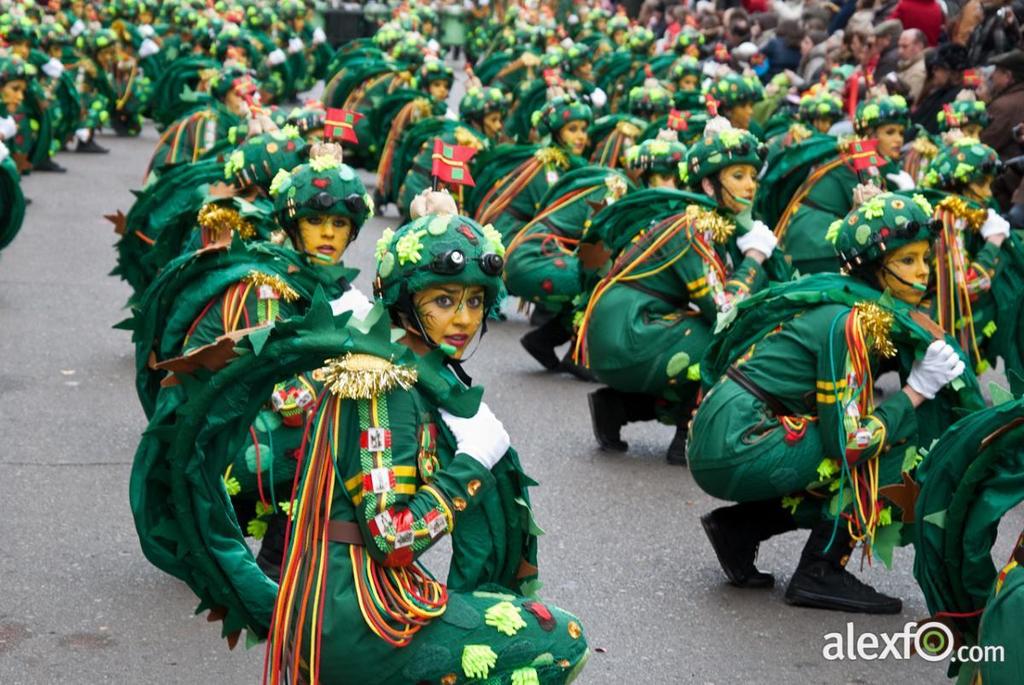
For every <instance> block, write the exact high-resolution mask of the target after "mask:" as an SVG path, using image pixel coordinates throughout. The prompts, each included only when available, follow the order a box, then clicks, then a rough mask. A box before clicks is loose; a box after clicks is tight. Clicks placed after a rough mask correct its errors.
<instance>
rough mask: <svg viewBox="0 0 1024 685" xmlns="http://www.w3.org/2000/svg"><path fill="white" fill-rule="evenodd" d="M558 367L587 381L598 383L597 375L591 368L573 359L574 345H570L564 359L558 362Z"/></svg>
mask: <svg viewBox="0 0 1024 685" xmlns="http://www.w3.org/2000/svg"><path fill="white" fill-rule="evenodd" d="M558 368H559V369H560V370H562V371H564V372H566V373H568V374H572V375H573V376H575V377H576V378H578V379H580V380H581V381H583V382H585V383H597V376H595V375H594V374H593V373H592V372H591V371H590V369H588V368H587V367H585V366H581V365H580V364H577V363H576V362H574V361H573V360H572V345H570V346H569V351H568V352H566V353H565V356H564V357H562V361H561V362H559V363H558Z"/></svg>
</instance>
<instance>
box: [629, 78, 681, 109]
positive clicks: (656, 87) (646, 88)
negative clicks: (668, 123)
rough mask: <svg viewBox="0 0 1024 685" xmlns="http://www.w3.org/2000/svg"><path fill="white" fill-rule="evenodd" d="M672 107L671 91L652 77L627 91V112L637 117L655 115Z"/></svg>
mask: <svg viewBox="0 0 1024 685" xmlns="http://www.w3.org/2000/svg"><path fill="white" fill-rule="evenodd" d="M670 109H672V93H671V92H670V91H669V90H668V88H666V87H665V86H663V85H661V83H659V82H658V81H656V80H654V79H647V80H646V81H644V84H643V85H642V86H636V87H635V88H631V89H630V91H629V113H630V114H633V115H635V116H639V117H647V118H650V117H657V116H660V115H662V114H667V113H668V111H669V110H670Z"/></svg>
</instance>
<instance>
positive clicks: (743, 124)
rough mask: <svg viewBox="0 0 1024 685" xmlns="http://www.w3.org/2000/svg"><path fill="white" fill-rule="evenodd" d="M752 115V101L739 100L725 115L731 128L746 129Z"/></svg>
mask: <svg viewBox="0 0 1024 685" xmlns="http://www.w3.org/2000/svg"><path fill="white" fill-rule="evenodd" d="M753 116H754V103H753V102H741V103H740V104H738V105H734V106H733V107H732V109H730V110H729V113H728V115H727V117H728V119H729V123H730V124H732V125H733V128H742V129H746V128H749V127H750V119H751V117H753Z"/></svg>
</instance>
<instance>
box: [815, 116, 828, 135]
mask: <svg viewBox="0 0 1024 685" xmlns="http://www.w3.org/2000/svg"><path fill="white" fill-rule="evenodd" d="M811 125H812V126H814V128H815V129H816V130H817V131H818V133H828V131H829V129H830V128H832V120H831V119H826V118H825V117H818V118H816V119H815V120H814V121H812V122H811Z"/></svg>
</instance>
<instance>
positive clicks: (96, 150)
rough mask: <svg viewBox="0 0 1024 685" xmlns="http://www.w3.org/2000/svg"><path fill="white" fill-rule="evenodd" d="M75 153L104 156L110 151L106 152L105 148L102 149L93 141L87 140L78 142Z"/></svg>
mask: <svg viewBox="0 0 1024 685" xmlns="http://www.w3.org/2000/svg"><path fill="white" fill-rule="evenodd" d="M75 152H84V153H86V154H93V155H105V154H107V153H108V152H110V150H108V149H107V148H105V147H103V146H102V145H100V144H99V143H97V142H96V141H95V140H93V139H92V138H90V139H89V140H87V141H86V142H84V143H82V142H79V143H78V147H77V148H75Z"/></svg>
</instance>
